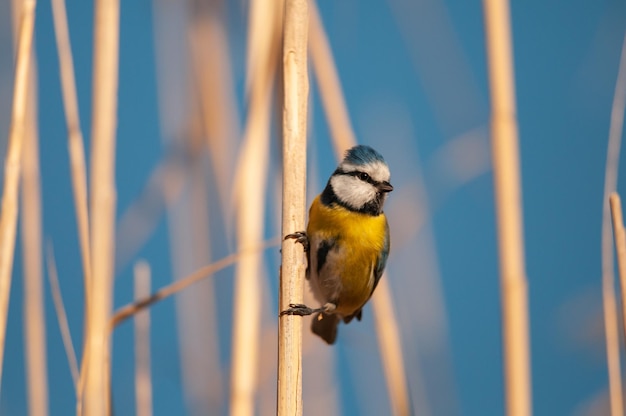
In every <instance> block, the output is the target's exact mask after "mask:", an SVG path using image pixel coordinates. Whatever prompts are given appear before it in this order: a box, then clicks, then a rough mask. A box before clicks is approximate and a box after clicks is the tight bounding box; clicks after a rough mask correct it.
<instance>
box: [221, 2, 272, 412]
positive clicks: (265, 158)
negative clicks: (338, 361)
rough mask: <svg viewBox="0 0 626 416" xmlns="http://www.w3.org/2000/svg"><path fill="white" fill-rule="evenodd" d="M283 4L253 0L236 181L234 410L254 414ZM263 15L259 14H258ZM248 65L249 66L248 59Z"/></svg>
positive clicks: (232, 408) (232, 376)
mask: <svg viewBox="0 0 626 416" xmlns="http://www.w3.org/2000/svg"><path fill="white" fill-rule="evenodd" d="M279 4H280V2H278V3H276V2H274V1H263V0H255V1H253V2H252V3H251V12H250V22H249V28H250V29H249V31H250V35H251V36H254V38H255V39H256V41H257V42H258V44H257V46H258V48H257V49H255V50H254V51H253V50H252V49H251V48H250V49H248V60H249V61H250V60H251V58H252V52H256V53H257V54H258V55H257V56H258V58H259V59H260V62H259V65H256V66H254V67H252V69H254V73H253V74H248V77H249V79H251V83H250V94H249V104H248V109H249V110H248V115H247V120H246V126H245V131H244V140H243V145H242V150H241V156H240V159H239V161H238V163H237V166H238V171H237V177H236V183H235V189H236V194H235V198H236V205H237V244H238V246H239V251H241V252H242V253H245V254H242V255H241V259H240V260H239V262H238V263H237V268H236V271H235V293H234V297H235V300H234V311H233V315H234V322H233V343H232V345H233V364H232V373H231V407H230V413H231V414H232V415H237V416H242V415H250V416H251V415H253V414H254V413H255V412H254V407H255V406H254V402H255V400H254V399H255V395H256V391H257V384H258V383H257V373H258V351H259V349H260V345H259V342H260V327H261V297H262V285H261V279H262V277H263V269H264V268H263V260H262V253H260V252H258V251H257V252H254V251H251V250H249V249H250V248H251V247H254V246H257V245H259V244H260V243H261V241H262V239H263V222H264V217H265V209H264V208H265V195H266V187H267V172H268V166H269V147H270V143H269V139H270V121H271V119H270V115H271V105H272V91H273V89H274V79H275V73H276V67H277V58H278V46H279V45H280V38H279V34H280V32H279V31H278V28H279V27H280V21H279V16H280V13H279V10H278V8H279ZM260 14H261V15H263V16H264V17H265V18H264V19H259V15H260ZM248 68H251V66H250V65H249V64H248Z"/></svg>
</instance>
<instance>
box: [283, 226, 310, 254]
mask: <svg viewBox="0 0 626 416" xmlns="http://www.w3.org/2000/svg"><path fill="white" fill-rule="evenodd" d="M288 238H292V239H294V240H296V241H295V242H296V243H300V244H302V247H303V248H304V252H305V253H308V252H309V237H308V236H307V235H306V232H305V231H296V232H295V233H293V234H287V235H286V236H285V240H286V239H288Z"/></svg>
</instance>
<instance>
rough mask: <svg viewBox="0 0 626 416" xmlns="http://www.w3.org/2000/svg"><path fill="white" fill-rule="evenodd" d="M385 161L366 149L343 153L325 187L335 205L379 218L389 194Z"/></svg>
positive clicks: (389, 187)
mask: <svg viewBox="0 0 626 416" xmlns="http://www.w3.org/2000/svg"><path fill="white" fill-rule="evenodd" d="M390 177H391V174H390V173H389V166H387V163H386V162H385V159H383V157H382V156H381V155H380V153H378V152H377V151H376V150H374V149H372V148H371V147H369V146H364V145H359V146H355V147H353V148H351V149H350V150H348V151H347V152H346V156H345V157H344V159H343V160H342V161H341V163H340V164H339V166H338V167H337V169H336V170H335V172H334V173H333V175H332V176H331V177H330V180H329V185H330V187H331V188H332V190H333V192H334V194H335V196H336V198H337V199H338V201H339V203H341V204H342V205H344V206H346V207H347V208H349V209H351V210H354V211H359V212H364V213H368V214H372V215H379V214H380V213H381V212H382V210H383V204H384V202H385V199H386V197H387V193H388V192H391V191H392V190H393V186H391V184H390V183H389V180H390Z"/></svg>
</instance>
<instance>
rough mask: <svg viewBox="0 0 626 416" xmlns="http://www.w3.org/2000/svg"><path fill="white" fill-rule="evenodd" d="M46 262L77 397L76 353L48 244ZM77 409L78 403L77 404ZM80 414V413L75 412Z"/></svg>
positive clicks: (50, 247)
mask: <svg viewBox="0 0 626 416" xmlns="http://www.w3.org/2000/svg"><path fill="white" fill-rule="evenodd" d="M46 262H47V266H48V279H49V281H50V291H51V292H52V301H53V302H54V310H55V312H56V315H57V320H58V322H59V329H60V330H61V338H62V339H63V347H64V348H65V355H67V362H68V363H69V367H70V373H71V374H72V381H73V382H74V389H75V391H76V395H78V388H79V385H78V383H79V377H80V373H79V371H78V360H77V359H76V352H75V350H74V344H73V343H72V335H71V333H70V326H69V324H68V322H67V314H66V313H65V306H64V304H63V297H62V296H61V286H60V285H59V276H58V273H57V266H56V262H55V260H54V252H53V249H52V244H48V247H47V253H46ZM77 408H78V403H77ZM77 414H80V411H77Z"/></svg>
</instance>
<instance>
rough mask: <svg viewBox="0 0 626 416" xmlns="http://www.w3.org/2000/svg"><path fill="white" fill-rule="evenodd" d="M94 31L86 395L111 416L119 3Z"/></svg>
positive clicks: (103, 13) (106, 1) (99, 15)
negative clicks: (110, 383)
mask: <svg viewBox="0 0 626 416" xmlns="http://www.w3.org/2000/svg"><path fill="white" fill-rule="evenodd" d="M94 19H95V28H94V65H93V68H94V74H93V106H92V111H93V116H92V133H91V135H92V145H91V151H92V153H91V201H90V203H91V215H92V217H91V227H90V228H91V250H92V252H91V260H92V272H91V278H92V283H91V299H88V301H87V305H88V307H89V312H88V317H89V320H90V322H89V324H88V325H87V326H88V328H89V334H88V339H87V343H86V348H85V350H86V351H85V354H88V357H87V365H86V366H85V367H83V371H86V379H85V390H84V411H85V414H87V415H109V414H110V413H111V408H110V403H109V398H110V391H109V388H110V386H109V381H110V338H109V318H110V315H111V308H112V301H113V270H114V252H115V251H114V242H115V235H114V234H115V201H116V192H115V130H116V125H117V82H118V48H119V44H118V43H119V1H118V0H97V1H96V4H95V18H94Z"/></svg>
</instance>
